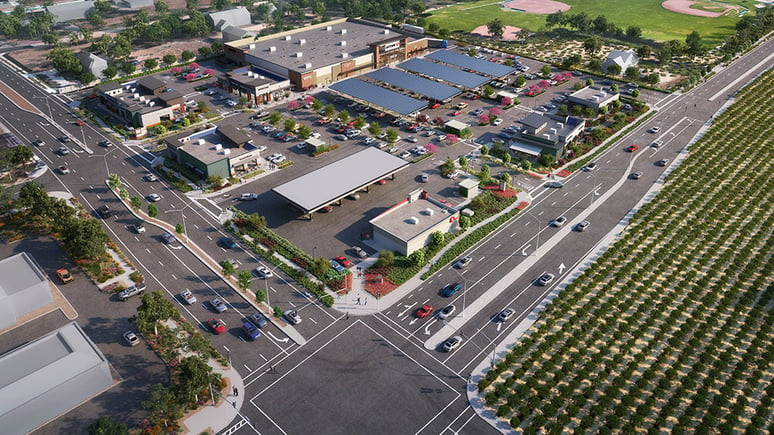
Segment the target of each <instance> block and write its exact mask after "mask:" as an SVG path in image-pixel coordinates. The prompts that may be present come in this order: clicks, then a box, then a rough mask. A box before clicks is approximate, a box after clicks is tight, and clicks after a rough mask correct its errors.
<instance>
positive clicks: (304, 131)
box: [298, 125, 312, 139]
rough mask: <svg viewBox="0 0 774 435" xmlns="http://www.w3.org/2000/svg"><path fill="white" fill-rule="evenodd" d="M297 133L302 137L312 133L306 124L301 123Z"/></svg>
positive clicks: (306, 137)
mask: <svg viewBox="0 0 774 435" xmlns="http://www.w3.org/2000/svg"><path fill="white" fill-rule="evenodd" d="M298 135H299V136H301V138H302V139H308V138H309V136H311V135H312V129H311V128H309V126H308V125H302V126H301V128H299V129H298Z"/></svg>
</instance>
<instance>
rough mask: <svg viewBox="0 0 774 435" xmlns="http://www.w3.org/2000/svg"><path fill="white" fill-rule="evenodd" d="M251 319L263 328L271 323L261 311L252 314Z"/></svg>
mask: <svg viewBox="0 0 774 435" xmlns="http://www.w3.org/2000/svg"><path fill="white" fill-rule="evenodd" d="M250 321H251V322H253V324H254V325H255V326H257V327H259V328H263V327H264V326H266V325H268V324H269V321H268V320H267V319H266V316H264V315H263V314H261V313H253V314H251V315H250Z"/></svg>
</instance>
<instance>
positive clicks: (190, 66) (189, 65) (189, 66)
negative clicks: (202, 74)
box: [188, 62, 199, 71]
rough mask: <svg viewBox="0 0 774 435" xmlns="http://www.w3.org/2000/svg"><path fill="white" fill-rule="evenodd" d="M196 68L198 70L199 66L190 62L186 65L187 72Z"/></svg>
mask: <svg viewBox="0 0 774 435" xmlns="http://www.w3.org/2000/svg"><path fill="white" fill-rule="evenodd" d="M196 68H199V64H198V63H196V62H191V63H190V64H188V71H191V70H194V69H196Z"/></svg>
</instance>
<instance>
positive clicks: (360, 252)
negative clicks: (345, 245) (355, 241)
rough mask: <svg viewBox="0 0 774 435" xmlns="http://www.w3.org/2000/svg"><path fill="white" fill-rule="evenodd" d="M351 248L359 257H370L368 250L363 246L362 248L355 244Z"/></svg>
mask: <svg viewBox="0 0 774 435" xmlns="http://www.w3.org/2000/svg"><path fill="white" fill-rule="evenodd" d="M349 249H350V250H351V251H352V253H353V254H355V256H356V257H358V258H368V254H367V253H366V251H364V250H363V248H361V247H359V246H353V247H351V248H349Z"/></svg>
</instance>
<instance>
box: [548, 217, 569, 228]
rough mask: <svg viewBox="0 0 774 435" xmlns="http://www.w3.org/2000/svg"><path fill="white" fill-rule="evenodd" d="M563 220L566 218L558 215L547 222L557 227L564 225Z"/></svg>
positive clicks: (565, 220)
mask: <svg viewBox="0 0 774 435" xmlns="http://www.w3.org/2000/svg"><path fill="white" fill-rule="evenodd" d="M565 222H567V218H566V217H564V216H559V217H558V218H556V219H554V220H552V221H551V223H549V225H551V226H552V227H555V228H559V227H561V226H562V225H564V223H565Z"/></svg>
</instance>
